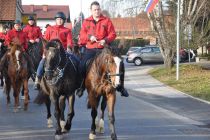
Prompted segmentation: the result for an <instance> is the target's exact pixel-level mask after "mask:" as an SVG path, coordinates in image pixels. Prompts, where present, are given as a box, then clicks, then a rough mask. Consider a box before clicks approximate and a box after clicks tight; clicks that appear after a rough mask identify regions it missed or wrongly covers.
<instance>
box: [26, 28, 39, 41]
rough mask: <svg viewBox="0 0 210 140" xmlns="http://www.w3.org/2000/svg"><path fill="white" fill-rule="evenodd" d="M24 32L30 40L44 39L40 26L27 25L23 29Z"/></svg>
mask: <svg viewBox="0 0 210 140" xmlns="http://www.w3.org/2000/svg"><path fill="white" fill-rule="evenodd" d="M23 32H25V33H26V34H27V36H28V39H29V40H36V39H37V38H42V33H41V30H40V28H39V27H38V26H31V25H26V27H25V28H24V29H23Z"/></svg>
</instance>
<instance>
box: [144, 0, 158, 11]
mask: <svg viewBox="0 0 210 140" xmlns="http://www.w3.org/2000/svg"><path fill="white" fill-rule="evenodd" d="M158 2H159V0H149V2H148V3H147V6H146V8H145V11H146V12H147V13H151V12H152V10H153V9H154V8H155V6H156V5H157V3H158Z"/></svg>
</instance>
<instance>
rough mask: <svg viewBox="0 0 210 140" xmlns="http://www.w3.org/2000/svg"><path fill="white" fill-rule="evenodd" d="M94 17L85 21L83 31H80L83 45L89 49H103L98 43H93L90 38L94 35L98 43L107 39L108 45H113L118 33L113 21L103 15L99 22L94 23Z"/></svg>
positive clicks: (80, 41)
mask: <svg viewBox="0 0 210 140" xmlns="http://www.w3.org/2000/svg"><path fill="white" fill-rule="evenodd" d="M94 22H95V21H94V19H93V17H92V16H91V17H89V18H87V19H85V20H84V22H83V24H82V29H81V30H80V40H79V43H80V44H81V45H85V44H86V47H87V48H88V49H92V48H103V47H104V46H101V45H100V44H99V43H98V42H93V43H91V41H90V37H91V36H92V35H93V36H95V37H96V39H97V41H100V40H103V39H105V41H106V43H107V44H109V43H111V42H112V41H113V40H114V39H115V38H116V32H115V29H114V26H113V24H112V22H111V20H110V19H109V18H107V17H104V16H103V15H101V16H100V18H99V21H98V22H96V23H94Z"/></svg>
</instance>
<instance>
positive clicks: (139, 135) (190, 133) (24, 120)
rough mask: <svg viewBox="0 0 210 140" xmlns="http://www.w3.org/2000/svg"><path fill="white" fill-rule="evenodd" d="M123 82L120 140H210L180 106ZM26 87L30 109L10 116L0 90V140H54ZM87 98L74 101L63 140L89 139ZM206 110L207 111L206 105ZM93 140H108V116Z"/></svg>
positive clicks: (209, 133)
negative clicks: (124, 87)
mask: <svg viewBox="0 0 210 140" xmlns="http://www.w3.org/2000/svg"><path fill="white" fill-rule="evenodd" d="M147 67H151V66H148V65H146V66H142V67H135V66H133V65H132V64H126V72H127V73H128V74H129V73H130V72H135V71H136V70H138V69H142V70H143V69H144V68H147ZM152 67H153V66H152ZM137 76H138V73H136V75H135V76H134V78H137ZM126 79H128V80H126V86H127V88H128V89H129V91H130V97H128V98H125V97H121V96H120V94H118V96H117V102H116V109H115V112H116V113H115V116H116V132H117V136H118V139H119V140H169V139H170V140H209V139H210V129H209V128H208V127H207V126H205V123H204V122H202V121H199V120H196V119H194V118H192V117H190V116H189V114H186V111H187V110H186V111H177V109H180V108H182V107H180V105H179V102H177V104H176V103H175V102H170V101H169V100H168V99H167V98H161V100H160V96H153V95H148V94H146V93H143V92H136V91H134V90H133V88H134V87H132V88H131V86H129V83H132V78H131V77H130V78H126ZM29 85H30V86H29V87H30V95H31V98H32V99H31V102H30V104H29V109H28V111H23V110H21V111H19V112H18V113H13V107H12V106H10V107H7V106H6V97H5V95H4V94H3V92H2V89H1V90H0V140H52V139H54V131H55V130H54V128H50V129H49V128H47V120H46V115H47V114H46V109H45V106H44V105H36V104H34V103H33V102H32V101H33V99H34V98H35V96H36V95H37V91H34V90H33V89H32V85H33V83H32V82H30V83H29ZM129 87H130V88H129ZM11 95H12V94H11ZM86 98H87V96H86V94H85V95H84V96H83V97H82V98H78V97H77V98H76V102H75V117H74V118H73V123H72V129H71V131H70V133H69V134H68V135H65V137H64V139H66V140H67V139H68V140H87V139H88V135H89V131H90V126H91V114H90V110H87V108H86ZM22 103H23V102H22ZM12 104H13V102H12ZM192 104H193V103H192ZM183 106H184V105H183ZM189 106H190V105H189ZM191 107H192V105H191ZM205 107H206V108H208V107H209V108H210V106H209V105H206V106H205ZM184 109H188V108H184ZM52 110H53V109H52ZM96 139H98V140H109V139H110V133H109V128H108V118H107V112H106V117H105V133H104V134H97V138H96Z"/></svg>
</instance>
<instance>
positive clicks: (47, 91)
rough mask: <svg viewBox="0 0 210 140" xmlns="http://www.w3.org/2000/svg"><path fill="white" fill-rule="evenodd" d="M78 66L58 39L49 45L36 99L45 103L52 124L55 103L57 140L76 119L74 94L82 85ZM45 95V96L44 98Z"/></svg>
mask: <svg viewBox="0 0 210 140" xmlns="http://www.w3.org/2000/svg"><path fill="white" fill-rule="evenodd" d="M77 65H78V64H76V62H75V61H73V60H71V59H69V58H68V56H67V55H66V52H65V50H64V48H63V46H62V44H61V42H60V41H59V40H58V39H54V40H52V41H50V42H48V43H47V45H46V61H45V65H44V70H45V73H44V76H43V78H42V80H41V84H40V85H41V87H40V93H39V94H38V97H37V98H36V99H35V102H40V101H41V102H45V104H46V106H47V110H48V115H47V117H48V122H51V120H50V117H51V113H50V104H51V101H52V102H53V103H54V105H55V110H54V111H55V114H54V115H55V118H56V121H57V122H56V132H55V135H56V138H61V137H62V133H63V132H66V131H69V130H70V129H71V122H72V119H73V117H74V102H75V94H74V93H75V90H76V89H77V88H78V87H79V85H80V84H79V83H77V77H78V72H77V71H78V70H77ZM43 95H45V97H44V98H43ZM41 96H42V97H41ZM66 99H67V100H68V103H69V105H68V110H69V112H68V117H67V120H66V122H65V119H64V109H65V100H66ZM64 122H65V124H64ZM48 125H50V124H48Z"/></svg>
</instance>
